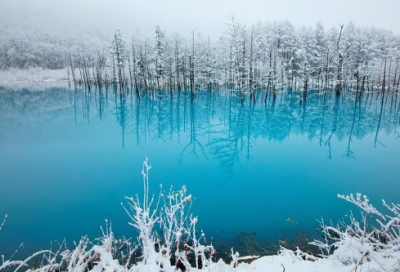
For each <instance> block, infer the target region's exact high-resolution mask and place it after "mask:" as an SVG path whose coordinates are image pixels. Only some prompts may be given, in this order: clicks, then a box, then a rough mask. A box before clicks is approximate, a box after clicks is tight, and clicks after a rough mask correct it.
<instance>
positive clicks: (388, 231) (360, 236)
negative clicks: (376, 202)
mask: <svg viewBox="0 0 400 272" xmlns="http://www.w3.org/2000/svg"><path fill="white" fill-rule="evenodd" d="M338 197H339V198H341V199H344V200H346V201H348V202H350V203H352V204H354V205H356V206H357V207H359V208H360V209H361V210H362V212H361V219H357V218H356V217H355V216H354V215H353V213H350V216H349V221H348V222H344V221H342V222H339V223H338V224H337V225H336V226H330V225H326V224H325V223H324V221H323V220H321V222H320V223H321V227H322V233H323V235H324V238H325V239H324V241H317V240H316V241H314V242H312V244H313V245H315V246H317V247H319V249H320V250H321V256H323V257H324V258H328V259H331V260H336V261H340V262H341V263H343V264H344V265H352V266H355V267H357V266H359V265H362V264H364V263H371V262H372V263H374V264H377V265H378V266H379V267H381V268H382V269H383V268H388V269H389V265H393V263H396V262H397V267H399V265H400V264H399V261H398V260H399V259H400V205H399V204H393V203H392V204H390V205H389V204H387V203H386V202H385V201H384V200H383V201H382V202H383V206H384V207H386V209H387V211H388V212H389V214H388V215H387V214H384V213H381V212H380V211H378V209H376V208H375V207H374V206H373V205H372V204H370V203H369V199H368V198H367V196H365V195H364V196H362V195H361V194H359V193H357V194H356V196H354V195H353V194H350V195H338ZM371 219H372V220H371ZM390 269H393V266H391V268H390Z"/></svg>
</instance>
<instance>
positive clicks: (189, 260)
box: [0, 159, 400, 272]
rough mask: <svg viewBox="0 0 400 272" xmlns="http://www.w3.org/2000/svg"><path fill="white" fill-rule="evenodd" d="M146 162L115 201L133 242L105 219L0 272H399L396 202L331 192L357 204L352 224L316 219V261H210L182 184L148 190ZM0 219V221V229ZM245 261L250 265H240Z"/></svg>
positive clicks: (7, 262) (234, 256) (399, 209)
mask: <svg viewBox="0 0 400 272" xmlns="http://www.w3.org/2000/svg"><path fill="white" fill-rule="evenodd" d="M150 169H151V166H149V165H148V163H147V159H146V160H145V162H144V163H143V168H142V175H143V196H141V197H139V196H138V195H136V196H132V197H126V199H125V202H123V203H121V205H122V207H123V209H124V210H125V211H126V213H127V215H128V217H129V219H130V222H129V224H130V225H131V226H132V227H133V228H134V229H135V230H136V231H137V232H138V236H137V237H136V240H134V239H132V238H124V237H123V238H120V239H117V238H115V236H114V233H113V231H112V225H111V223H110V222H108V221H107V220H106V222H105V228H103V227H101V232H102V236H101V237H100V238H98V239H95V240H94V241H90V240H89V238H88V237H87V236H84V237H82V238H81V240H80V241H79V242H78V243H75V245H74V248H72V249H68V248H67V247H66V243H65V241H63V242H62V243H60V244H58V246H57V247H56V248H53V249H51V250H43V251H39V252H36V253H34V254H33V255H32V256H30V257H28V258H26V259H25V260H20V261H13V260H11V259H12V257H11V258H10V259H6V258H5V257H4V256H2V258H1V260H0V271H3V270H6V271H8V270H10V271H23V270H24V271H43V272H44V271H70V272H75V271H79V272H83V271H94V272H100V271H110V272H111V271H112V272H116V271H124V272H125V271H126V272H128V271H149V272H156V271H165V272H168V271H177V270H185V271H186V270H187V271H189V270H190V271H204V270H206V271H226V272H228V271H235V272H245V271H254V272H259V271H260V272H261V271H263V272H264V271H271V272H272V271H279V272H282V271H284V272H286V271H307V272H313V271H315V272H317V271H318V272H331V271H332V272H333V271H335V272H336V271H339V272H341V271H343V272H345V271H400V205H399V204H387V203H386V202H384V201H383V205H384V207H386V208H387V212H389V215H386V214H384V213H381V212H380V211H378V210H377V209H376V208H375V207H374V206H372V204H370V203H369V200H368V198H367V197H366V196H362V195H361V194H357V195H356V196H354V195H348V196H345V195H338V197H339V198H341V199H343V200H345V201H348V202H350V203H352V204H354V205H356V206H357V207H359V208H360V209H361V210H362V211H363V213H362V216H361V220H360V221H358V220H357V219H356V218H355V217H354V216H353V214H351V215H350V217H349V221H348V222H340V223H338V224H337V225H336V226H331V225H326V224H325V223H324V221H323V220H321V228H322V238H323V239H322V241H318V240H315V241H313V242H312V243H311V245H314V246H315V247H316V248H317V249H319V250H320V252H321V253H320V254H318V256H313V255H309V254H308V253H305V252H303V251H301V250H300V249H298V248H297V250H289V249H286V248H284V247H281V248H280V250H279V252H277V253H276V255H273V256H264V257H261V258H258V256H244V257H241V256H239V253H237V252H235V251H234V250H233V249H232V250H231V261H230V263H225V262H224V261H223V260H222V259H219V260H217V259H216V258H215V249H214V247H213V245H212V243H210V242H207V240H206V237H205V234H204V233H203V231H201V230H200V231H199V230H198V229H196V226H197V221H198V219H197V217H196V216H193V214H192V213H191V212H190V210H191V209H190V208H191V205H192V196H191V195H190V194H187V190H186V187H185V186H183V187H182V188H181V189H179V190H177V191H175V190H174V189H173V188H170V189H169V190H166V191H164V190H163V189H162V187H161V191H160V194H159V195H158V196H154V195H151V194H150V193H149V170H150ZM6 219H7V215H6V216H5V218H4V220H3V221H2V223H1V224H0V231H1V230H2V228H3V226H4V224H5V222H6ZM247 262H250V263H247Z"/></svg>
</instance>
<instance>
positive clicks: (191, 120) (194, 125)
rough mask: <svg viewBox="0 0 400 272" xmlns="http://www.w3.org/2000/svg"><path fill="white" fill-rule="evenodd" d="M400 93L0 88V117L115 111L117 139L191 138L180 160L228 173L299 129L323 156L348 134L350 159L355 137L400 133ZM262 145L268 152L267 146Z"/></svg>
mask: <svg viewBox="0 0 400 272" xmlns="http://www.w3.org/2000/svg"><path fill="white" fill-rule="evenodd" d="M399 100H400V99H399V96H398V95H396V94H393V95H391V94H389V95H386V96H385V97H384V98H382V95H379V94H378V93H364V94H363V95H362V96H361V97H360V99H358V100H357V102H355V94H354V93H351V92H343V94H342V96H340V97H336V96H335V95H334V94H332V96H331V97H330V96H329V94H328V95H327V96H326V97H325V99H324V96H323V95H322V94H321V93H319V92H311V91H310V92H309V93H308V96H307V101H304V103H302V104H301V105H300V103H299V101H298V97H297V96H296V95H291V93H290V92H280V93H277V95H276V98H275V99H273V96H269V97H268V99H267V101H265V103H264V99H258V100H257V101H258V102H257V104H254V103H251V104H250V103H247V104H246V103H244V104H241V103H240V99H238V98H237V97H235V96H234V95H233V94H231V93H230V92H225V91H221V92H215V93H213V92H208V91H207V92H201V91H199V92H198V94H197V97H196V101H194V102H193V103H192V102H191V101H190V97H188V96H187V95H185V94H184V93H182V92H181V93H179V92H177V93H176V95H174V96H172V97H171V96H164V97H162V98H161V99H160V98H154V97H151V96H150V95H146V94H143V95H142V98H141V100H140V101H138V100H137V98H136V96H135V94H134V93H133V94H132V92H131V91H126V92H124V93H123V94H122V95H121V93H120V92H119V91H118V90H114V89H104V88H103V89H96V88H92V89H91V90H90V91H89V90H86V89H84V88H78V89H72V90H69V89H64V88H50V89H48V90H46V91H33V90H30V89H22V90H16V91H15V90H14V91H12V92H10V91H7V90H6V91H0V119H1V120H0V121H2V124H7V122H8V123H9V124H12V123H13V122H14V123H18V122H20V120H21V116H23V118H24V119H25V120H29V118H36V117H37V116H39V117H40V118H41V119H42V121H43V122H45V121H46V120H50V119H51V120H53V119H57V118H58V116H62V115H63V113H65V111H66V110H67V111H68V110H70V112H71V117H72V118H73V119H72V120H73V121H74V123H75V125H76V126H80V125H86V124H87V123H88V122H89V121H90V120H92V119H93V118H99V119H100V120H106V119H107V118H110V116H115V119H116V121H117V123H118V124H119V126H120V128H121V137H122V146H125V141H129V140H133V141H135V142H136V143H137V144H141V143H143V142H146V141H148V140H149V141H162V142H169V141H177V142H182V141H186V139H187V138H188V140H187V142H185V143H184V146H183V147H182V150H181V160H183V159H184V158H185V157H187V156H195V157H196V156H204V157H207V156H206V155H211V156H213V157H214V158H215V159H216V160H218V161H219V163H220V165H221V166H222V167H223V168H224V170H225V171H226V172H227V173H233V171H234V169H235V167H236V166H237V165H238V164H239V163H240V162H241V160H243V159H245V160H250V159H251V155H252V154H251V152H252V150H253V148H254V147H255V143H256V142H257V141H256V140H257V139H265V140H268V141H276V142H282V141H284V140H287V139H289V138H290V136H291V135H304V136H306V137H307V138H308V139H310V140H316V142H317V143H318V144H319V146H321V147H323V148H326V150H327V153H328V159H332V154H333V152H332V150H333V149H334V148H335V145H336V143H337V142H338V141H339V142H341V141H346V147H345V150H343V153H341V154H343V155H344V156H345V157H347V158H355V157H356V156H355V154H354V150H353V144H354V142H355V141H357V140H360V139H363V138H364V137H365V136H366V135H368V134H370V135H373V136H374V140H373V142H372V143H371V144H372V145H374V146H376V147H379V146H384V145H385V143H383V142H382V139H381V138H382V137H381V135H382V133H383V132H385V133H386V134H394V135H395V136H394V137H395V138H400V137H399V132H398V128H397V127H398V124H399V122H400V101H399ZM110 112H111V113H112V115H110V114H108V113H110ZM82 121H83V122H82ZM37 122H38V120H37ZM2 129H3V128H2ZM126 135H129V136H130V137H126ZM186 137H187V138H186ZM333 139H335V141H333ZM263 152H264V153H265V156H268V150H264V151H263Z"/></svg>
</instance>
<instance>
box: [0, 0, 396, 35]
mask: <svg viewBox="0 0 400 272" xmlns="http://www.w3.org/2000/svg"><path fill="white" fill-rule="evenodd" d="M399 11H400V0H68V1H67V0H0V28H1V27H2V26H3V27H8V28H9V29H12V28H13V26H16V25H18V26H20V27H21V26H22V27H26V28H28V27H29V28H31V29H32V28H33V29H35V28H46V29H51V30H53V31H54V30H56V31H63V30H67V29H69V31H71V30H74V29H82V30H85V31H90V32H92V33H93V34H95V35H100V34H102V35H101V36H103V35H104V36H103V37H106V36H108V35H111V33H113V32H114V31H115V29H116V28H121V29H122V31H123V33H124V34H125V35H130V34H132V33H133V32H134V31H139V32H140V33H142V34H144V35H153V30H154V27H155V25H157V24H158V25H160V26H161V27H162V28H163V29H166V30H167V31H168V32H173V31H177V32H180V33H182V34H183V35H189V33H191V31H193V30H196V31H199V32H201V33H202V35H203V36H211V37H212V38H217V37H219V35H220V34H221V33H222V31H223V29H224V27H225V25H224V24H225V23H226V22H228V16H229V15H230V14H233V15H234V16H235V17H236V18H237V19H238V21H239V22H240V23H245V24H252V23H256V22H257V21H273V20H285V19H288V20H290V21H291V22H292V23H293V24H294V25H295V26H297V27H301V26H303V25H304V26H313V25H315V24H316V23H317V22H318V21H321V22H322V23H323V24H324V25H325V26H326V27H327V28H328V27H333V26H338V25H339V24H341V23H347V22H349V21H350V20H352V21H353V22H355V23H356V24H357V25H362V26H376V27H378V28H385V29H391V30H393V31H394V32H396V33H400V20H399Z"/></svg>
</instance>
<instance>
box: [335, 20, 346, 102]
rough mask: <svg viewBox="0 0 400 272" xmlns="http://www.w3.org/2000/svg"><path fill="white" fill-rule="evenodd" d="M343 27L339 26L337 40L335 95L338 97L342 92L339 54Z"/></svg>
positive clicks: (341, 59)
mask: <svg viewBox="0 0 400 272" xmlns="http://www.w3.org/2000/svg"><path fill="white" fill-rule="evenodd" d="M343 26H344V25H341V26H340V33H339V38H338V40H337V54H338V65H337V80H338V81H337V83H336V88H335V90H336V94H337V95H339V94H340V93H341V92H342V76H343V56H342V54H341V53H340V39H341V37H342V30H343Z"/></svg>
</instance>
